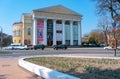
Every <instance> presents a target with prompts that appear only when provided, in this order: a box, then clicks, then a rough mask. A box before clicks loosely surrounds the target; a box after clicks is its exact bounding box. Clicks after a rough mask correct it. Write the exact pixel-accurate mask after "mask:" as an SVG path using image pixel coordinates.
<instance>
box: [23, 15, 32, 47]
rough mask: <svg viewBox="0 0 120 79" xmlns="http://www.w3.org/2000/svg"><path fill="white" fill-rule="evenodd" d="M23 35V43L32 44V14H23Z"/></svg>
mask: <svg viewBox="0 0 120 79" xmlns="http://www.w3.org/2000/svg"><path fill="white" fill-rule="evenodd" d="M22 21H23V30H22V31H23V37H22V44H24V45H32V40H33V39H32V38H33V31H32V29H33V21H32V15H30V14H27V15H25V14H24V15H23V20H22Z"/></svg>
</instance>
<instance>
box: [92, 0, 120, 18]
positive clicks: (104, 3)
mask: <svg viewBox="0 0 120 79" xmlns="http://www.w3.org/2000/svg"><path fill="white" fill-rule="evenodd" d="M93 1H94V2H96V10H97V14H99V15H104V14H108V13H109V14H111V17H112V18H113V17H114V16H117V17H119V15H120V0H93Z"/></svg>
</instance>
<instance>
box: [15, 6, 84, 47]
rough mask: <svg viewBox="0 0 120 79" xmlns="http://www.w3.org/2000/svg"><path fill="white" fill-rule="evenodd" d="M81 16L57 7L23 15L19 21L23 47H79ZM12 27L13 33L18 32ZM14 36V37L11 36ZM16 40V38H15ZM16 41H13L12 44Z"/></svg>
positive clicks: (62, 7)
mask: <svg viewBox="0 0 120 79" xmlns="http://www.w3.org/2000/svg"><path fill="white" fill-rule="evenodd" d="M81 20H82V15H80V14H78V13H77V12H74V11H72V10H70V9H68V8H66V7H64V6H61V5H57V6H52V7H47V8H42V9H36V10H33V11H32V13H29V14H28V13H24V14H23V15H22V20H21V25H22V26H21V29H20V30H21V33H22V34H21V35H20V36H19V37H21V39H22V40H21V41H19V43H22V44H23V45H36V44H44V45H46V46H52V45H59V44H66V45H81V35H82V34H81V33H82V32H81ZM16 27H17V26H15V25H14V27H13V31H18V30H19V29H16ZM14 28H15V29H14ZM13 36H15V35H13ZM16 38H18V37H16ZM16 40H17V39H14V42H15V41H16Z"/></svg>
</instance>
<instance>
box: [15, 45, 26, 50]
mask: <svg viewBox="0 0 120 79" xmlns="http://www.w3.org/2000/svg"><path fill="white" fill-rule="evenodd" d="M14 49H15V50H27V46H26V45H25V46H23V45H18V46H16V47H14Z"/></svg>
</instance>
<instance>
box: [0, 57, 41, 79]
mask: <svg viewBox="0 0 120 79" xmlns="http://www.w3.org/2000/svg"><path fill="white" fill-rule="evenodd" d="M0 79H42V78H40V77H39V76H37V75H35V74H33V73H31V72H29V71H27V70H25V69H23V68H21V67H20V66H18V60H17V59H12V58H11V59H10V58H0Z"/></svg>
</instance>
